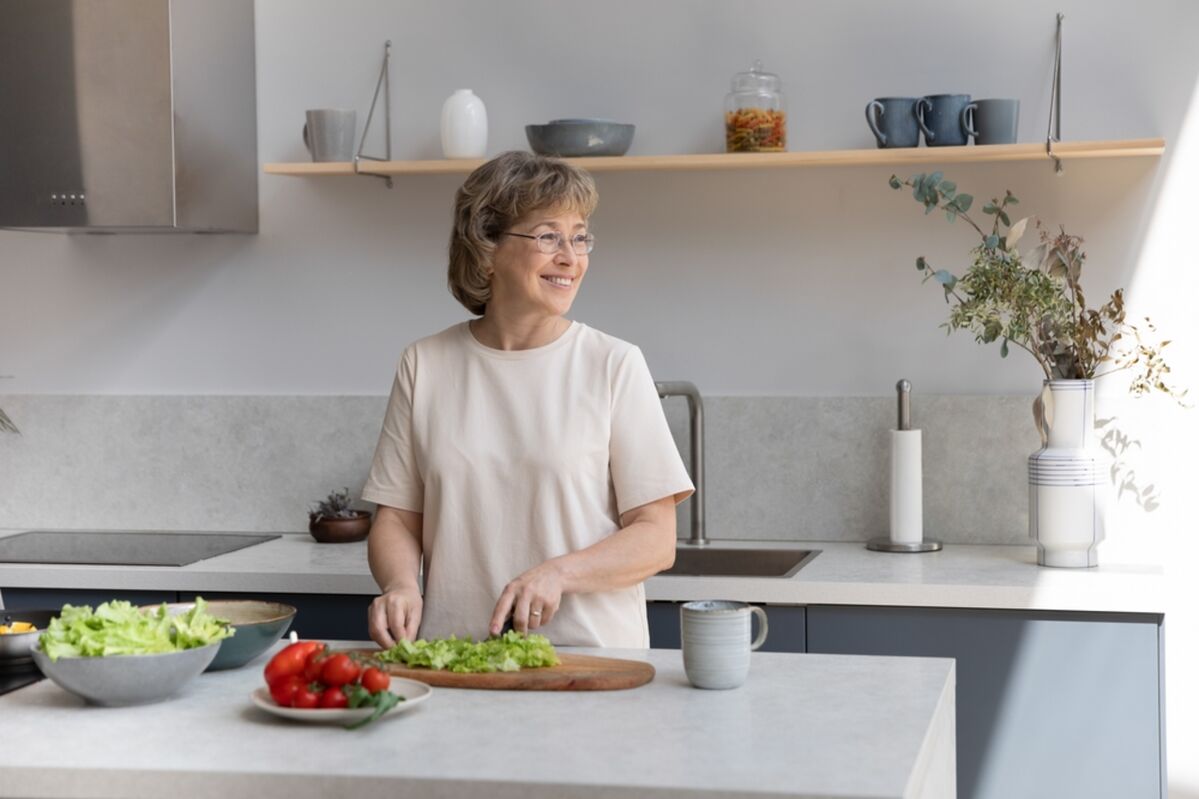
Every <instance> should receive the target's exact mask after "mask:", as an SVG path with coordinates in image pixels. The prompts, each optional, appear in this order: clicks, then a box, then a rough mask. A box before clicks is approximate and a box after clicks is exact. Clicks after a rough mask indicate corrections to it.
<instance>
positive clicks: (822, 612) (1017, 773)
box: [770, 605, 1165, 799]
mask: <svg viewBox="0 0 1199 799" xmlns="http://www.w3.org/2000/svg"><path fill="white" fill-rule="evenodd" d="M770 610H771V612H773V608H771V609H770ZM807 611H808V612H807V623H808V624H807V640H808V651H809V652H820V653H829V654H858V655H907V656H929V657H952V658H956V659H957V680H958V682H957V783H958V796H959V797H960V799H1012V797H1030V798H1033V799H1035V798H1036V797H1052V799H1072V798H1074V797H1078V798H1079V799H1082V798H1083V797H1085V799H1102V798H1106V797H1111V799H1126V798H1127V797H1134V796H1135V797H1162V796H1164V795H1165V793H1164V779H1163V775H1164V773H1165V769H1164V763H1163V758H1164V754H1163V753H1164V733H1163V730H1164V727H1163V718H1162V713H1161V707H1162V701H1161V700H1162V696H1163V693H1162V689H1163V686H1162V672H1161V663H1162V659H1161V653H1162V649H1161V647H1162V625H1161V617H1160V616H1155V615H1142V614H1098V613H1088V614H1080V613H1070V614H1065V613H1033V612H1016V611H987V610H956V609H930V608H877V607H833V606H824V605H812V606H809V607H808V609H807ZM772 618H773V617H772Z"/></svg>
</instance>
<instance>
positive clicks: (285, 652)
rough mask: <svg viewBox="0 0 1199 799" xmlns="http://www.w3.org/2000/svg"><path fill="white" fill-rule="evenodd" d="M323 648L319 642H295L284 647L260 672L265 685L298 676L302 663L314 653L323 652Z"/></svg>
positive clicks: (302, 669) (302, 667)
mask: <svg viewBox="0 0 1199 799" xmlns="http://www.w3.org/2000/svg"><path fill="white" fill-rule="evenodd" d="M324 648H325V645H324V644H323V643H321V642H320V641H297V642H296V643H294V644H290V645H288V646H286V647H284V648H283V649H282V650H281V651H280V652H278V653H277V654H276V655H275V656H274V657H273V658H271V661H270V663H267V664H266V668H265V669H263V670H262V676H263V677H265V678H266V684H267V685H274V684H275V681H276V680H279V679H282V678H283V677H290V676H292V675H293V674H300V673H301V672H303V671H304V663H305V662H307V660H308V656H309V655H310V654H311V653H313V652H315V651H320V650H324Z"/></svg>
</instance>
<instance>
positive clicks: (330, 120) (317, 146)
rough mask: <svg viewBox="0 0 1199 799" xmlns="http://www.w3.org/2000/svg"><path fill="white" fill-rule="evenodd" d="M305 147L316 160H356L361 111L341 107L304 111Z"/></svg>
mask: <svg viewBox="0 0 1199 799" xmlns="http://www.w3.org/2000/svg"><path fill="white" fill-rule="evenodd" d="M304 113H305V116H306V118H307V120H308V121H307V123H306V124H305V125H304V146H305V147H307V148H308V152H309V153H310V154H311V155H312V160H313V161H352V160H354V133H355V132H356V129H357V127H358V112H356V111H347V110H345V109H342V108H312V109H309V110H308V111H306V112H304Z"/></svg>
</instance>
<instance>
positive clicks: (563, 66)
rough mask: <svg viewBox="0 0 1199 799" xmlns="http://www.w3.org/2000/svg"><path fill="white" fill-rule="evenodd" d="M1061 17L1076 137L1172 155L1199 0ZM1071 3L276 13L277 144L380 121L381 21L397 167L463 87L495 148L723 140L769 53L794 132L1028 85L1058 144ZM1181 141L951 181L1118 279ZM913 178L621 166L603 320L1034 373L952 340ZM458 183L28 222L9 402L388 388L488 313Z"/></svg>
mask: <svg viewBox="0 0 1199 799" xmlns="http://www.w3.org/2000/svg"><path fill="white" fill-rule="evenodd" d="M1062 9H1063V10H1064V11H1065V13H1066V15H1067V20H1066V25H1067V27H1066V37H1065V43H1066V48H1065V62H1064V64H1065V66H1064V103H1063V117H1064V128H1063V130H1064V134H1065V135H1066V136H1067V137H1068V138H1071V139H1094V138H1119V137H1137V136H1157V135H1161V136H1165V137H1166V138H1167V139H1169V140H1170V142H1171V144H1172V145H1173V144H1174V143H1175V140H1176V136H1177V134H1178V131H1179V128H1180V125H1181V121H1182V119H1183V116H1184V114H1185V112H1186V110H1187V107H1188V103H1189V101H1190V96H1191V92H1192V90H1193V88H1194V83H1195V76H1196V73H1197V71H1199V67H1197V65H1199V53H1197V52H1196V51H1195V48H1194V47H1193V46H1192V36H1193V33H1194V31H1195V30H1196V25H1195V23H1196V21H1197V19H1199V10H1197V9H1196V8H1195V6H1194V5H1193V4H1188V3H1182V2H1176V3H1170V2H1157V3H1150V4H1148V5H1145V6H1138V7H1137V8H1136V9H1135V10H1134V8H1133V7H1132V5H1131V4H1128V3H1117V2H1107V3H1095V2H1074V3H1065V4H1062ZM1053 21H1054V20H1053V13H1052V11H1049V10H1046V9H1045V7H1044V5H1043V4H1040V3H1035V2H1019V3H1009V4H1004V6H1003V7H1002V8H1001V7H999V6H997V5H993V4H974V3H970V4H966V3H961V4H944V3H940V2H910V3H904V4H891V3H881V2H880V3H865V2H855V3H833V2H823V3H788V2H772V3H765V2H758V3H723V2H681V1H676V2H652V3H643V2H608V3H603V4H593V5H586V6H585V5H583V4H580V3H558V2H529V1H528V0H524V1H522V2H505V3H471V2H461V1H459V2H437V3H433V2H426V3H414V2H408V3H397V2H391V1H389V2H347V3H320V2H295V0H289V2H259V3H258V23H257V24H258V54H257V55H258V73H259V85H258V97H259V131H260V145H259V155H260V158H261V160H263V161H286V160H300V159H303V158H304V155H305V154H304V150H303V145H302V143H301V142H300V137H299V128H300V125H301V123H302V121H303V112H304V109H305V108H309V107H316V106H330V105H335V106H348V107H353V108H357V109H358V110H359V112H360V116H361V117H363V118H364V117H365V113H366V109H367V106H368V105H369V102H370V93H371V91H372V89H373V87H374V81H375V77H376V74H377V69H378V60H379V57H380V54H381V50H382V47H381V45H382V41H383V39H384V38H385V37H390V38H391V39H392V41H393V42H394V63H393V92H394V106H395V109H394V119H395V123H394V136H393V138H394V150H393V152H394V154H395V156H396V157H398V158H422V157H434V156H437V155H439V145H438V130H437V123H438V117H439V111H440V105H441V102H442V101H443V99H444V98H445V97H446V96H447V95H448V94H449V93H450V92H451V91H452V90H453V89H454V88H457V87H464V86H468V87H470V88H472V89H474V90H475V91H476V92H477V93H478V94H479V95H480V96H481V97H482V98H483V99H484V101H485V102H486V103H487V106H488V110H489V114H490V118H491V123H492V126H491V127H492V135H491V141H490V146H489V151H490V152H500V151H502V150H504V149H508V148H520V147H524V146H525V140H524V136H523V128H522V126H523V125H524V124H525V123H527V122H536V121H544V120H546V119H549V118H552V117H560V116H579V115H591V116H607V117H613V118H617V119H623V120H629V121H632V122H635V123H637V125H638V131H637V136H636V139H635V141H634V145H633V150H632V152H633V153H636V154H645V153H675V152H707V151H716V150H719V149H720V148H721V146H722V135H723V129H722V101H723V96H724V94H725V92H726V91H727V89H728V80H729V78H730V76H731V75H732V73H733V72H735V71H738V70H743V69H746V68H747V67H748V66H749V63H750V62H751V61H752V59H753V58H755V57H759V58H762V59H763V60H764V62H765V64H766V66H767V67H768V68H769V69H772V70H775V71H777V72H778V73H779V74H780V75H781V76H782V79H783V81H784V89H785V91H786V93H787V97H788V103H789V108H790V114H791V117H790V147H791V148H792V149H811V148H839V147H859V146H860V147H869V146H872V143H873V140H872V138H871V136H870V133H869V131H868V130H867V128H866V125H865V122H864V119H863V114H862V107H863V106H864V104H865V102H866V101H867V100H869V99H870V98H872V97H874V96H879V95H886V94H895V93H909V94H921V93H932V92H939V91H965V92H971V93H973V94H974V95H975V96H978V97H984V96H996V95H999V96H1013V97H1018V98H1020V100H1021V102H1022V112H1023V113H1022V121H1021V138H1022V140H1025V141H1035V140H1038V139H1039V138H1040V137H1042V136H1043V135H1044V131H1045V127H1046V122H1047V114H1048V105H1049V94H1048V91H1049V73H1050V68H1051V65H1052V34H1053ZM374 151H375V152H378V148H375V150H374ZM1172 157H1173V155H1172V153H1171V154H1168V155H1167V156H1166V158H1165V159H1161V160H1158V159H1145V160H1133V161H1114V162H1109V163H1098V162H1089V163H1072V164H1070V165H1069V166H1068V171H1067V174H1066V175H1065V176H1064V177H1062V178H1058V177H1055V176H1054V175H1053V174H1052V171H1051V170H1050V169H1049V168H1048V167H1047V166H1046V165H1044V164H1021V165H976V166H969V167H967V166H959V167H953V168H952V169H951V172H952V174H953V176H954V177H955V178H956V179H957V181H958V183H959V185H960V186H961V187H962V189H964V190H968V191H973V192H974V193H975V194H976V195H977V196H979V197H980V198H982V197H985V196H990V195H991V194H994V193H999V192H1002V190H1003V189H1004V188H1011V189H1012V190H1013V191H1014V192H1015V193H1016V194H1017V195H1019V196H1020V197H1021V198H1022V200H1023V205H1022V206H1021V207H1022V209H1025V210H1027V211H1028V212H1030V213H1038V214H1041V215H1042V216H1044V218H1045V219H1046V220H1048V221H1051V222H1054V223H1056V222H1062V223H1064V224H1066V225H1068V226H1069V227H1070V229H1071V230H1074V231H1076V232H1078V233H1081V234H1083V235H1084V236H1085V237H1086V238H1087V241H1088V244H1089V252H1090V261H1089V263H1088V272H1089V274H1088V283H1089V285H1090V286H1091V291H1092V293H1093V295H1094V296H1096V297H1098V296H1099V295H1100V293H1105V292H1107V291H1108V290H1110V289H1111V288H1113V287H1115V286H1116V285H1120V284H1126V283H1128V282H1129V278H1130V276H1131V272H1132V269H1133V267H1134V266H1135V265H1136V263H1137V253H1138V252H1139V251H1140V249H1141V245H1142V239H1143V235H1144V232H1145V230H1146V223H1147V220H1148V218H1149V216H1150V214H1151V213H1152V212H1153V208H1154V199H1155V197H1156V196H1157V191H1158V188H1159V187H1160V184H1161V180H1162V178H1163V176H1164V175H1165V174H1166V173H1167V172H1168V170H1169V165H1170V162H1171V158H1172ZM890 172H891V170H890V169H888V168H885V167H883V168H856V169H830V170H803V171H783V172H779V173H772V174H763V173H738V174H703V173H689V174H627V175H626V174H621V175H614V174H605V175H601V176H599V183H600V189H601V198H602V199H601V206H600V209H599V211H598V213H597V215H596V218H595V220H594V222H595V229H596V231H597V234H598V236H599V240H600V244H599V248H598V249H597V251H596V253H595V255H594V256H593V258H592V270H591V272H590V274H589V276H588V281H587V285H586V286H585V287H584V290H583V294H582V297H581V299H580V300H579V303H578V305H577V307H576V315H577V316H578V317H579V318H580V319H583V320H584V321H587V322H589V323H591V324H593V325H595V326H598V327H600V328H602V329H606V330H609V331H611V332H613V333H615V334H617V335H621V336H624V337H626V338H629V339H632V340H634V341H636V342H638V343H640V344H641V345H642V346H643V347H644V348H645V349H646V351H647V354H648V356H649V358H650V362H651V365H652V366H653V367H654V369H655V371H656V372H658V373H659V374H661V375H662V376H663V377H679V378H687V379H691V380H694V381H695V382H696V383H697V384H698V385H699V386H700V387H701V388H702V389H703V390H704V391H706V392H708V393H715V394H763V393H764V394H804V395H813V394H824V395H844V394H883V393H887V392H889V391H890V390H891V387H892V386H893V384H894V380H895V378H896V377H897V376H898V375H900V374H903V375H905V376H908V377H909V378H911V379H912V380H913V382H914V383H915V386H916V390H917V391H924V392H932V393H1005V392H1006V393H1025V392H1029V391H1030V390H1032V389H1033V388H1035V385H1036V384H1037V382H1038V380H1039V377H1038V371H1037V369H1036V368H1035V366H1034V365H1033V364H1032V363H1031V361H1029V360H1027V359H1019V358H1012V359H1011V360H1009V361H1006V362H1003V361H1000V360H999V359H998V356H997V354H996V353H995V352H994V351H990V352H980V351H979V350H978V349H977V348H976V347H975V345H974V344H973V343H972V342H971V341H969V340H968V339H966V338H964V337H955V338H951V339H949V340H946V339H945V336H944V334H943V332H942V331H940V330H938V328H937V325H938V324H939V323H940V321H941V320H942V318H943V315H944V305H943V303H942V302H941V301H940V299H939V298H938V296H937V291H936V290H935V289H934V288H933V287H931V286H921V285H919V280H918V276H917V275H916V273H915V270H914V269H912V261H913V259H914V257H915V256H916V255H919V254H926V255H928V256H930V258H933V259H934V262H935V263H938V264H943V265H945V266H948V267H953V266H956V265H959V264H961V263H962V257H963V255H964V253H965V251H966V249H967V248H968V247H969V246H970V245H971V243H972V242H971V238H970V235H969V231H968V229H967V228H966V227H965V226H964V225H961V224H958V225H956V226H954V227H950V225H949V224H948V223H947V222H945V221H944V219H943V218H936V217H931V218H924V217H922V216H921V212H920V209H919V207H918V206H917V205H916V203H914V202H913V201H912V200H911V199H910V198H909V197H907V196H905V195H903V194H901V193H897V192H892V191H890V190H889V189H888V188H887V186H886V178H887V177H888V176H889V175H890ZM458 180H459V178H457V177H420V178H405V179H403V180H401V181H399V182H398V185H397V188H396V189H395V190H393V191H387V190H386V189H384V188H383V187H382V185H381V182H379V181H376V180H373V179H365V178H357V179H355V178H344V179H332V180H329V179H326V180H306V179H297V178H289V177H275V176H263V177H262V179H261V201H262V204H261V213H262V225H261V233H260V234H259V235H258V236H254V237H233V236H222V237H188V236H184V237H162V236H151V237H133V236H129V237H103V238H100V237H97V238H89V237H73V238H68V237H61V236H48V235H35V234H28V233H12V232H0V277H2V279H3V286H4V289H3V291H2V293H0V342H2V343H0V374H7V375H12V376H13V378H12V380H11V381H10V382H7V383H5V384H4V390H5V391H9V392H14V393H60V392H61V393H76V392H79V393H93V392H98V393H116V394H128V393H214V394H222V393H252V394H260V393H262V394H269V393H281V394H287V393H300V394H308V393H322V394H324V393H351V394H353V393H366V394H375V393H383V392H385V391H386V389H387V387H388V379H389V378H388V373H389V371H390V367H391V365H392V364H393V363H394V361H395V358H396V355H397V354H398V352H399V351H400V349H401V348H402V347H403V345H404V344H405V343H407V342H408V341H410V340H412V339H413V338H416V337H418V336H421V335H424V334H426V333H429V332H432V331H435V330H437V329H440V328H441V327H443V326H445V325H448V324H450V323H452V322H454V321H456V320H458V319H459V318H461V317H462V314H463V312H462V310H461V308H459V307H458V306H457V305H456V304H455V303H454V302H453V300H452V299H451V298H450V297H449V295H448V293H447V292H446V291H445V289H444V282H445V281H444V249H445V241H446V236H447V233H448V220H449V213H448V209H449V206H450V203H451V200H452V195H453V190H454V188H455V186H456V185H457V182H458ZM1192 263H1193V261H1192ZM1180 266H1181V265H1180ZM1155 310H1156V314H1157V315H1158V316H1169V315H1170V314H1171V313H1172V312H1174V311H1175V310H1176V309H1171V308H1158V309H1155ZM347 312H348V313H347ZM1180 316H1181V314H1180ZM1178 321H1181V320H1178ZM1182 332H1183V331H1180V335H1179V336H1178V338H1179V339H1186V338H1191V339H1192V340H1193V338H1194V337H1187V336H1184V335H1182V334H1181V333H1182ZM1180 343H1181V342H1180ZM747 352H749V353H752V357H745V355H746V353H747Z"/></svg>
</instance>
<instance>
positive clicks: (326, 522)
mask: <svg viewBox="0 0 1199 799" xmlns="http://www.w3.org/2000/svg"><path fill="white" fill-rule="evenodd" d="M356 513H357V514H358V515H357V516H353V517H351V518H349V519H328V518H325V517H323V516H321V517H312V516H310V517H309V518H308V532H310V533H312V537H313V538H315V539H316V540H317V541H319V542H321V543H322V544H348V543H351V542H353V541H361V540H362V539H364V538H366V536H367V534H368V533H370V531H371V515H370V513H368V512H367V511H364V510H360V511H356Z"/></svg>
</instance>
